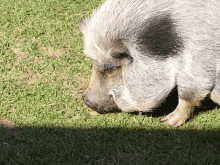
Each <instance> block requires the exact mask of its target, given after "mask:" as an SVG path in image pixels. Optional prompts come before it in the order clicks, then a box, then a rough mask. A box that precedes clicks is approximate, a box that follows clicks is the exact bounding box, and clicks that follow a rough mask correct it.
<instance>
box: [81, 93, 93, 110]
mask: <svg viewBox="0 0 220 165" xmlns="http://www.w3.org/2000/svg"><path fill="white" fill-rule="evenodd" d="M82 98H83V101H84V102H85V104H86V105H87V106H88V107H89V108H91V109H94V107H93V105H92V103H91V101H90V100H89V98H88V96H87V95H86V94H84V95H82Z"/></svg>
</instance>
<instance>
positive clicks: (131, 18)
mask: <svg viewBox="0 0 220 165" xmlns="http://www.w3.org/2000/svg"><path fill="white" fill-rule="evenodd" d="M108 2H109V3H112V4H108ZM116 2H119V1H106V3H105V4H104V5H103V6H102V7H101V8H100V9H99V10H98V11H95V12H94V13H93V15H92V17H91V18H89V19H81V20H80V31H81V32H82V33H83V34H84V54H85V55H86V56H87V57H89V58H90V59H91V60H92V63H93V73H92V78H91V81H90V85H89V88H88V90H87V92H86V94H84V95H83V99H84V101H85V103H86V105H88V106H89V107H90V108H91V109H93V110H96V111H99V112H101V111H108V110H111V109H115V108H119V109H121V110H122V111H126V112H132V111H150V110H151V109H152V108H154V107H156V106H158V105H159V104H160V103H161V101H163V100H164V98H165V97H166V96H167V95H168V94H169V92H170V91H171V90H172V89H173V88H174V86H175V81H176V80H175V74H176V72H175V69H173V68H176V66H177V65H178V63H177V62H176V61H175V60H174V59H175V58H176V55H177V54H178V53H179V52H180V50H181V48H182V42H181V40H180V37H179V36H178V33H177V31H176V26H175V24H174V20H173V18H172V16H171V15H170V14H169V13H162V14H158V15H153V16H152V15H151V14H148V13H149V12H148V11H147V7H146V6H147V5H146V4H144V3H138V2H137V4H135V5H137V6H138V7H141V5H142V8H143V9H144V10H134V9H136V8H135V7H133V8H131V7H130V6H129V4H126V3H125V2H124V3H125V4H124V5H128V6H123V7H122V6H120V3H119V4H114V3H116ZM133 3H136V1H133ZM146 3H147V2H146ZM144 5H145V6H144ZM123 8H127V9H128V10H123ZM131 13H132V14H131ZM143 15H144V18H143Z"/></svg>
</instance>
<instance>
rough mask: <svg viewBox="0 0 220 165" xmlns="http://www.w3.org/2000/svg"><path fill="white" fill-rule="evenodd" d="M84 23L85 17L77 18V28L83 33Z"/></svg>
mask: <svg viewBox="0 0 220 165" xmlns="http://www.w3.org/2000/svg"><path fill="white" fill-rule="evenodd" d="M86 23H87V19H85V18H81V19H80V20H79V30H80V32H81V33H83V34H84V33H85V27H86Z"/></svg>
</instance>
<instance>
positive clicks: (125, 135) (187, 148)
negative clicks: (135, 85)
mask: <svg viewBox="0 0 220 165" xmlns="http://www.w3.org/2000/svg"><path fill="white" fill-rule="evenodd" d="M0 152H1V154H0V164H1V165H3V164H7V165H9V164H22V165H24V164H65V165H67V164H178V165H180V164H193V165H195V164H200V165H201V164H212V165H214V164H220V159H219V158H220V130H209V131H204V130H203V131H200V130H180V129H167V130H166V129H151V128H149V129H141V128H140V129H139V128H136V129H123V128H103V129H98V128H91V129H79V128H77V129H65V128H28V127H24V128H13V129H8V128H2V127H1V128H0Z"/></svg>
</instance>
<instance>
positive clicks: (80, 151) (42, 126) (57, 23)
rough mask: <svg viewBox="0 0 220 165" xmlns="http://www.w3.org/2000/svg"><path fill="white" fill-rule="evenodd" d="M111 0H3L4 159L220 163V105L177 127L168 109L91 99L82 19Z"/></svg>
mask: <svg viewBox="0 0 220 165" xmlns="http://www.w3.org/2000/svg"><path fill="white" fill-rule="evenodd" d="M103 1H104V0H102V1H101V0H93V1H91V0H20V1H17V0H7V1H6V0H0V4H1V5H0V15H1V18H0V164H1V165H3V164H6V165H11V164H13V165H17V164H21V165H25V164H28V165H29V164H37V165H38V164H65V165H67V164H77V165H78V164H88V165H89V164H91V165H92V164H98V165H100V164H103V165H106V164H126V165H127V164H132V165H133V164H178V165H180V164H193V165H195V164H199V165H201V164H220V111H219V110H218V109H217V108H215V105H214V106H211V107H210V106H208V105H206V104H203V107H202V108H200V109H197V111H196V113H195V117H194V118H193V119H191V120H190V121H189V122H187V123H186V124H185V125H183V126H182V127H180V128H177V129H174V128H170V127H165V126H162V124H161V123H160V122H159V121H160V119H161V118H162V117H163V116H164V114H167V113H168V112H167V110H165V111H162V112H161V113H159V112H158V111H157V112H158V113H156V114H153V116H155V117H151V114H147V115H138V114H130V113H118V112H117V113H108V114H97V113H94V112H93V111H91V110H89V109H88V108H87V107H86V106H85V105H84V103H83V101H82V99H81V95H82V93H83V92H84V91H85V89H86V88H87V86H88V83H89V79H90V77H91V62H90V61H89V60H88V59H86V58H85V57H84V56H83V41H82V34H81V33H80V32H79V28H78V22H79V19H80V18H82V17H88V16H89V15H90V14H91V12H92V11H93V10H94V9H95V8H97V7H98V6H100V5H101V3H102V2H103ZM173 108H175V106H171V104H170V102H169V101H168V103H167V104H166V105H164V106H162V109H169V111H172V110H173ZM209 110H210V111H209Z"/></svg>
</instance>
